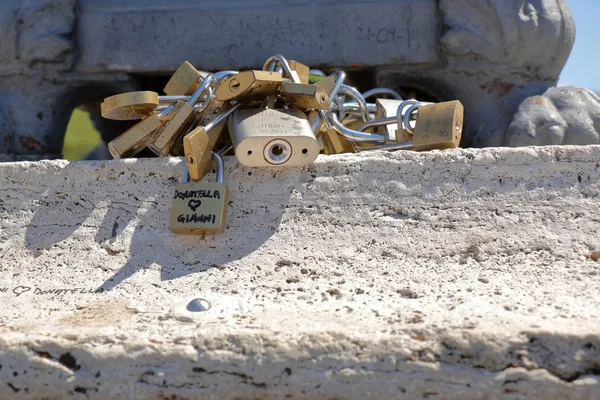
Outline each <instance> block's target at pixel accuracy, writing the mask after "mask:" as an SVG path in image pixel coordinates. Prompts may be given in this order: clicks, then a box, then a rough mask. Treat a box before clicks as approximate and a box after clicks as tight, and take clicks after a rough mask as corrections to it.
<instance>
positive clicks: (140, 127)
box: [108, 106, 173, 158]
mask: <svg viewBox="0 0 600 400" xmlns="http://www.w3.org/2000/svg"><path fill="white" fill-rule="evenodd" d="M171 111H173V106H169V107H167V108H166V109H164V110H163V111H161V112H160V113H155V114H152V115H150V116H148V117H146V118H144V119H143V120H141V121H140V122H138V123H137V124H136V125H134V126H133V127H131V128H129V129H128V130H127V131H125V132H124V133H122V134H121V135H119V136H118V137H117V138H115V139H113V140H112V141H110V143H108V150H109V151H110V154H111V155H112V156H113V157H114V158H126V157H131V156H134V155H136V154H137V153H139V152H140V151H141V150H142V149H143V148H144V147H146V145H147V144H148V143H149V142H150V141H151V140H152V139H153V138H154V137H155V136H156V134H157V131H158V129H159V128H160V127H162V126H163V124H165V123H166V122H167V121H168V120H169V119H170V118H171V117H172V116H173V114H172V112H171Z"/></svg>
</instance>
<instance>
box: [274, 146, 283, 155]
mask: <svg viewBox="0 0 600 400" xmlns="http://www.w3.org/2000/svg"><path fill="white" fill-rule="evenodd" d="M271 153H272V154H273V155H274V156H280V155H282V154H283V147H281V146H279V145H275V146H273V147H272V148H271Z"/></svg>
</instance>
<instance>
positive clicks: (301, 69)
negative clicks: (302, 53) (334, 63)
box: [288, 60, 310, 85]
mask: <svg viewBox="0 0 600 400" xmlns="http://www.w3.org/2000/svg"><path fill="white" fill-rule="evenodd" d="M288 64H289V66H290V69H291V70H292V71H296V73H297V74H298V78H300V83H303V84H305V85H306V84H308V79H309V73H310V67H309V66H308V65H304V64H302V63H299V62H298V61H294V60H289V61H288Z"/></svg>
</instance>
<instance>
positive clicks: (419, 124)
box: [407, 100, 464, 151]
mask: <svg viewBox="0 0 600 400" xmlns="http://www.w3.org/2000/svg"><path fill="white" fill-rule="evenodd" d="M463 118H464V108H463V105H462V103H461V102H460V101H458V100H455V101H447V102H444V103H437V104H430V105H425V106H421V107H419V109H418V113H417V120H416V124H415V128H414V130H413V139H412V141H413V145H414V147H415V150H417V151H427V150H433V149H451V148H456V147H458V146H459V144H460V139H461V137H462V128H463ZM407 129H408V130H409V132H410V128H409V127H407Z"/></svg>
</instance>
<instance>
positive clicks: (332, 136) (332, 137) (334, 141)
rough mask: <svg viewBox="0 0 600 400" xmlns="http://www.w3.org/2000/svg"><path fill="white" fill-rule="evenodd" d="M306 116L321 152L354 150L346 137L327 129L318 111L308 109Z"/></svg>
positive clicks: (338, 152) (351, 151) (347, 151)
mask: <svg viewBox="0 0 600 400" xmlns="http://www.w3.org/2000/svg"><path fill="white" fill-rule="evenodd" d="M307 118H308V122H309V123H310V126H311V128H312V130H313V132H314V134H315V135H316V136H317V141H318V142H319V147H320V148H321V151H322V152H323V154H326V155H331V154H341V153H353V152H354V148H353V146H352V143H351V142H350V141H349V140H348V139H346V138H345V137H343V136H340V135H338V133H337V131H336V130H335V129H333V128H331V129H327V126H326V124H324V123H323V121H322V119H321V118H322V117H321V115H320V114H319V112H318V111H316V110H312V111H309V112H308V114H307Z"/></svg>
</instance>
